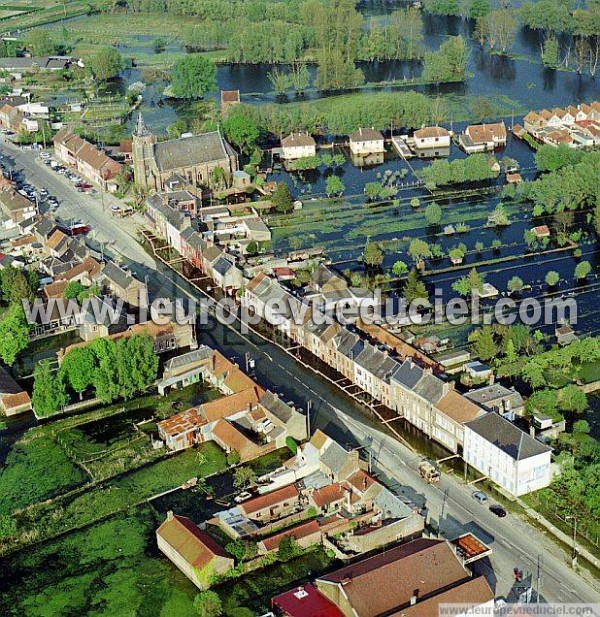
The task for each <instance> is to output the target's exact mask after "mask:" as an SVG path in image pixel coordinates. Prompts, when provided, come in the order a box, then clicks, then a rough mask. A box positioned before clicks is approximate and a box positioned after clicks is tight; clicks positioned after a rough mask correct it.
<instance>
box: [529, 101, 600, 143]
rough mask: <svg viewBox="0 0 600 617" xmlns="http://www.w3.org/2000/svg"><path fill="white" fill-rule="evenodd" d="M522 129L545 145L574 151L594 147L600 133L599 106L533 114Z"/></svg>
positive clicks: (582, 105)
mask: <svg viewBox="0 0 600 617" xmlns="http://www.w3.org/2000/svg"><path fill="white" fill-rule="evenodd" d="M523 126H524V128H525V130H526V131H527V132H528V133H530V134H531V135H533V136H534V137H536V138H538V139H540V140H541V141H543V142H545V143H549V144H552V145H555V146H558V145H567V146H569V147H573V148H576V147H592V146H594V145H597V144H598V142H597V140H596V132H597V131H598V130H600V102H594V103H592V104H591V105H588V104H586V103H581V104H580V105H578V106H577V107H575V106H574V105H570V106H568V107H566V108H564V109H562V108H560V107H556V108H554V109H552V110H548V109H542V110H541V111H539V112H535V111H530V112H529V113H528V114H527V115H526V116H525V117H524V118H523Z"/></svg>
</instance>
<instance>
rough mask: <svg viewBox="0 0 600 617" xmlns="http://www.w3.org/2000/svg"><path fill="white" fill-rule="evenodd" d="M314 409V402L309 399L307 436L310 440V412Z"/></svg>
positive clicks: (307, 402) (307, 405)
mask: <svg viewBox="0 0 600 617" xmlns="http://www.w3.org/2000/svg"><path fill="white" fill-rule="evenodd" d="M311 407H312V401H311V400H310V399H309V400H308V401H306V435H307V437H308V439H310V410H311Z"/></svg>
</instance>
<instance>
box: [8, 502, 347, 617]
mask: <svg viewBox="0 0 600 617" xmlns="http://www.w3.org/2000/svg"><path fill="white" fill-rule="evenodd" d="M158 524H159V521H157V520H156V519H155V518H154V517H153V515H152V512H151V510H150V508H148V507H147V506H145V505H143V506H140V507H137V508H135V509H132V510H130V511H129V512H127V513H120V514H118V515H115V516H113V517H110V518H109V519H107V520H105V521H102V522H99V523H97V524H95V525H92V526H90V527H87V528H85V529H84V530H80V531H74V532H72V533H69V534H67V535H65V536H62V537H60V538H58V539H56V540H52V541H50V542H46V543H43V544H40V545H37V546H35V547H31V548H28V549H25V550H23V551H20V552H18V553H15V554H14V555H11V556H10V557H7V558H4V559H0V568H2V571H3V577H2V593H1V594H0V614H2V615H19V617H21V616H23V615H26V616H27V617H71V616H73V617H74V616H77V617H79V616H80V615H92V616H100V615H105V616H109V615H110V616H111V617H113V616H118V617H121V616H123V617H125V616H130V615H131V616H133V615H135V616H137V617H175V616H176V617H194V616H196V617H197V612H195V611H194V609H193V599H194V597H195V595H196V594H197V593H198V590H197V589H196V587H194V586H193V585H192V583H190V582H189V581H188V579H187V578H186V577H185V576H184V575H183V574H182V573H181V572H180V571H179V570H177V568H176V567H175V566H174V565H173V564H171V563H170V562H169V561H168V560H167V559H166V558H165V557H163V556H162V555H161V554H160V553H159V551H158V549H157V548H156V540H155V536H154V532H155V530H156V527H157V526H158ZM336 565H338V564H337V563H336V562H335V560H333V559H332V558H331V557H329V556H328V555H327V554H326V553H325V552H324V551H323V550H322V549H320V548H318V549H316V550H314V551H311V552H309V553H307V554H304V555H302V556H300V557H297V558H295V559H293V560H291V561H289V562H287V563H276V564H273V565H271V566H269V567H267V568H265V569H264V570H262V571H258V572H255V573H253V574H250V575H248V576H245V577H243V578H240V579H236V580H232V581H230V582H227V583H225V584H223V585H220V586H218V587H215V588H214V590H215V591H216V592H217V593H218V594H219V596H220V597H221V599H222V602H223V609H224V612H223V614H224V616H225V617H242V616H243V615H248V616H252V615H258V614H262V613H264V612H266V611H267V609H268V603H269V599H270V598H271V596H273V595H276V594H278V593H280V592H282V591H285V590H287V589H289V588H290V587H292V586H294V585H296V584H300V583H302V582H305V581H307V580H308V579H309V578H312V577H314V576H318V575H319V574H322V573H323V572H325V571H330V570H331V569H333V568H334V567H335V566H336ZM241 608H245V609H246V611H241V610H240V609H241Z"/></svg>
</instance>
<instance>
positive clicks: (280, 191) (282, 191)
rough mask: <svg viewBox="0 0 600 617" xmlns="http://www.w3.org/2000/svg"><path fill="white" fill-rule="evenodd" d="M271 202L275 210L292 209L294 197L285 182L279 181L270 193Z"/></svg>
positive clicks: (286, 210)
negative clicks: (271, 193)
mask: <svg viewBox="0 0 600 617" xmlns="http://www.w3.org/2000/svg"><path fill="white" fill-rule="evenodd" d="M271 203H272V204H273V206H274V207H275V210H277V212H290V211H291V210H293V209H294V198H293V197H292V194H291V193H290V189H289V187H288V185H287V184H286V183H285V182H280V183H279V184H278V185H277V188H276V189H275V192H274V193H273V195H271Z"/></svg>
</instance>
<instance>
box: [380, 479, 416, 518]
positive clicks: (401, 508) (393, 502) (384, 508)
mask: <svg viewBox="0 0 600 617" xmlns="http://www.w3.org/2000/svg"><path fill="white" fill-rule="evenodd" d="M373 503H374V504H375V505H376V506H377V507H378V508H379V509H380V510H381V512H382V513H383V516H384V518H407V517H409V516H410V515H411V514H412V510H411V509H410V508H409V507H408V506H407V505H406V504H405V503H404V502H403V501H401V500H400V499H399V498H398V497H396V495H394V494H393V493H392V492H391V491H390V490H388V489H387V488H385V487H383V490H381V491H380V492H379V494H378V495H377V496H376V497H375V499H373Z"/></svg>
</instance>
